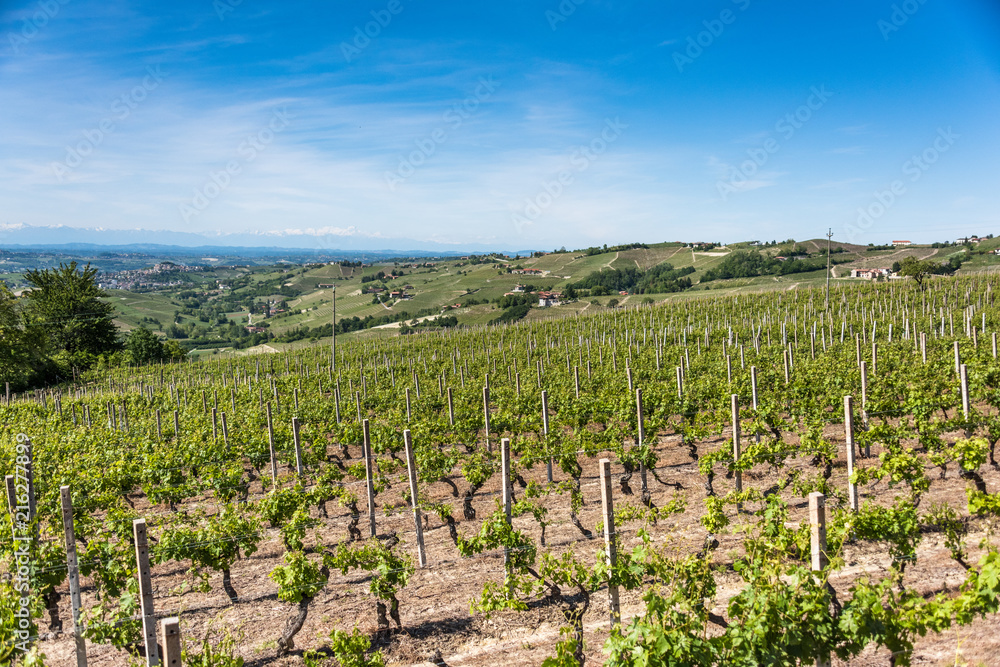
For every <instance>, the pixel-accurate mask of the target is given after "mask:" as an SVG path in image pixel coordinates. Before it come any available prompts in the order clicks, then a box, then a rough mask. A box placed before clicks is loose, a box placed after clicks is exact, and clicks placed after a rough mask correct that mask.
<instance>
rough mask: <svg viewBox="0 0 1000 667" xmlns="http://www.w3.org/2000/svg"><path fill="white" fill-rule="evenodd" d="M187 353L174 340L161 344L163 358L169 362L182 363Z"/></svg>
mask: <svg viewBox="0 0 1000 667" xmlns="http://www.w3.org/2000/svg"><path fill="white" fill-rule="evenodd" d="M187 354H188V351H187V350H185V349H184V348H183V347H181V344H180V343H178V342H177V341H175V340H168V341H166V342H164V343H163V358H164V359H170V360H171V361H184V360H185V359H187Z"/></svg>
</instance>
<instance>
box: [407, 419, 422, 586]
mask: <svg viewBox="0 0 1000 667" xmlns="http://www.w3.org/2000/svg"><path fill="white" fill-rule="evenodd" d="M403 445H404V446H405V447H406V472H407V473H408V474H409V477H410V505H412V506H413V523H414V525H415V526H416V528H417V558H418V559H419V561H420V567H427V553H426V552H425V551H424V529H423V526H422V525H421V523H420V494H419V493H418V491H417V463H416V459H415V458H414V456H413V438H412V437H411V436H410V429H406V430H404V431H403Z"/></svg>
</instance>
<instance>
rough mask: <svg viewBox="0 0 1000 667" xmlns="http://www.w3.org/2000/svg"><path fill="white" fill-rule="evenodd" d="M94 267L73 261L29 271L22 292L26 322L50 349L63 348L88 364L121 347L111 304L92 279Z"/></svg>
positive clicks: (25, 275) (25, 276) (56, 350)
mask: <svg viewBox="0 0 1000 667" xmlns="http://www.w3.org/2000/svg"><path fill="white" fill-rule="evenodd" d="M96 275H97V269H95V268H91V266H90V264H87V265H86V266H85V267H83V269H78V268H77V264H76V262H70V263H69V264H68V265H66V264H62V263H60V264H59V268H58V269H42V270H33V271H28V272H27V273H25V274H24V279H25V280H26V281H27V282H28V284H29V285H31V290H30V291H28V292H27V293H26V294H25V299H26V304H25V308H24V317H25V324H26V325H27V326H28V327H29V328H31V329H34V330H35V332H37V334H38V335H39V336H40V337H42V338H44V339H45V340H46V342H47V343H48V344H49V348H50V350H51V351H55V352H59V351H63V350H65V351H66V352H67V353H68V354H69V356H70V358H71V360H72V361H73V362H74V363H82V364H83V365H89V364H90V363H91V362H92V361H93V359H92V358H90V359H88V356H96V355H100V354H104V353H107V352H113V351H114V350H116V349H119V348H120V344H119V342H118V329H117V327H115V324H114V322H113V321H112V319H113V317H114V314H115V309H114V306H112V305H111V304H108V303H104V302H103V301H101V297H103V296H107V295H106V294H105V293H104V291H103V290H101V289H99V288H98V287H97V283H96V281H95V280H94V278H95V276H96Z"/></svg>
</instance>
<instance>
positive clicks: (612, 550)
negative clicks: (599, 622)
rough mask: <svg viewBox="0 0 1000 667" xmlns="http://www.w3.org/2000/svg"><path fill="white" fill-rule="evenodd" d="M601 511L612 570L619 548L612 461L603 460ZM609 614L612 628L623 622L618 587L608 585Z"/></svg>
mask: <svg viewBox="0 0 1000 667" xmlns="http://www.w3.org/2000/svg"><path fill="white" fill-rule="evenodd" d="M600 466H601V470H600V473H601V510H602V512H603V516H604V556H605V558H607V561H608V566H609V567H611V568H612V569H613V568H614V566H615V564H616V563H617V562H618V548H617V545H616V542H617V535H616V534H615V508H614V496H612V490H611V460H610V459H601V460H600ZM608 613H609V614H610V616H611V627H612V628H613V627H614V626H615V624H616V623H620V622H621V609H620V608H619V603H618V586H617V585H615V584H612V583H610V582H609V583H608Z"/></svg>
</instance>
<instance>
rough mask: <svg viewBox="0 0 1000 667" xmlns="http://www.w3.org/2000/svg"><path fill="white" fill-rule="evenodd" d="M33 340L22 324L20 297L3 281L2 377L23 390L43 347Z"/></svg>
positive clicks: (0, 289) (0, 306)
mask: <svg viewBox="0 0 1000 667" xmlns="http://www.w3.org/2000/svg"><path fill="white" fill-rule="evenodd" d="M32 340H34V338H33V337H32V336H29V335H28V332H27V331H25V329H24V327H23V326H22V321H21V314H20V313H19V312H18V310H17V298H16V297H15V296H14V294H13V293H12V292H11V291H10V290H9V289H7V286H6V285H4V284H3V283H0V379H2V380H3V381H5V382H10V384H11V387H12V388H13V389H16V390H20V389H22V388H24V387H25V386H26V385H27V384H28V383H29V382H30V381H31V376H32V371H33V368H35V367H36V363H35V362H37V361H38V358H39V357H40V353H41V351H42V350H41V348H40V347H39V346H37V345H32ZM0 390H2V387H0Z"/></svg>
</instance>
